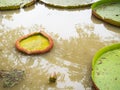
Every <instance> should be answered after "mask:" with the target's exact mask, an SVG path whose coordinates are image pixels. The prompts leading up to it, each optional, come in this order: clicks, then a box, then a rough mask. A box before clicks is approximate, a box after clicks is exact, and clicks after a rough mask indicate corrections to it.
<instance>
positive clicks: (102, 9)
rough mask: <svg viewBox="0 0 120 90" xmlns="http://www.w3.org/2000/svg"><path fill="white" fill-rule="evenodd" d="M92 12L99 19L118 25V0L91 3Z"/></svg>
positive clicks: (119, 21)
mask: <svg viewBox="0 0 120 90" xmlns="http://www.w3.org/2000/svg"><path fill="white" fill-rule="evenodd" d="M92 13H93V15H95V16H96V17H98V18H99V19H101V20H103V21H105V22H108V23H110V24H112V25H116V26H120V0H101V1H98V2H96V3H94V4H93V5H92Z"/></svg>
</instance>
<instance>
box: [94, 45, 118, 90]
mask: <svg viewBox="0 0 120 90" xmlns="http://www.w3.org/2000/svg"><path fill="white" fill-rule="evenodd" d="M92 80H93V83H94V86H95V88H96V90H120V85H119V84H120V43H117V44H112V45H110V46H106V47H104V48H102V49H100V50H99V51H98V52H97V53H96V54H95V56H94V58H93V61H92Z"/></svg>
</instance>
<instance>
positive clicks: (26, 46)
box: [16, 31, 53, 54]
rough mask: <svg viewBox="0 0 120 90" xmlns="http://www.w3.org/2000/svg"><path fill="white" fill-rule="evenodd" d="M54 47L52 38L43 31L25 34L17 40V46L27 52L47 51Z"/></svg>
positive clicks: (39, 52) (38, 52)
mask: <svg viewBox="0 0 120 90" xmlns="http://www.w3.org/2000/svg"><path fill="white" fill-rule="evenodd" d="M52 47H53V40H52V38H51V37H50V36H49V35H47V34H46V33H45V32H43V31H42V32H35V33H32V34H28V35H25V36H23V37H21V38H19V39H18V40H17V41H16V48H17V49H18V50H20V51H22V52H24V53H26V54H41V53H46V52H48V51H50V50H51V49H52Z"/></svg>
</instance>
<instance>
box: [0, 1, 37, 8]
mask: <svg viewBox="0 0 120 90" xmlns="http://www.w3.org/2000/svg"><path fill="white" fill-rule="evenodd" d="M35 2H36V0H0V10H11V9H19V8H21V7H28V6H30V5H32V4H34V3H35Z"/></svg>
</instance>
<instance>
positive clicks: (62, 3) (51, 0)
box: [39, 0, 98, 8]
mask: <svg viewBox="0 0 120 90" xmlns="http://www.w3.org/2000/svg"><path fill="white" fill-rule="evenodd" d="M39 1H40V2H43V3H45V4H47V5H50V6H55V7H61V8H75V7H80V6H88V5H91V4H92V3H94V2H96V1H98V0H39Z"/></svg>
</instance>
